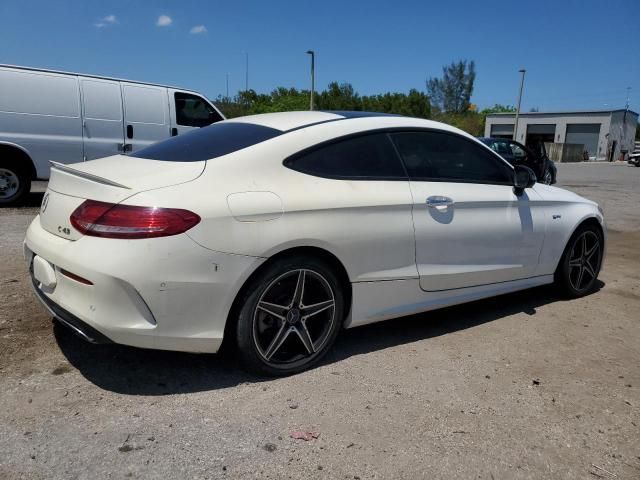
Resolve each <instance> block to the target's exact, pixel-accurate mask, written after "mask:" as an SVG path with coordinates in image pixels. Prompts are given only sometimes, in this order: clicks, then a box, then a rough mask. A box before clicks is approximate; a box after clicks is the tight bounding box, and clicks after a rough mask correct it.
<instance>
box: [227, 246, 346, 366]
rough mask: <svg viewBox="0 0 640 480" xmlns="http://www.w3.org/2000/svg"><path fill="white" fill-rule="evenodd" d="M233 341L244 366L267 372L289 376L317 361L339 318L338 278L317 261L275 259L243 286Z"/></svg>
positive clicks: (330, 341) (327, 346)
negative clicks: (243, 293)
mask: <svg viewBox="0 0 640 480" xmlns="http://www.w3.org/2000/svg"><path fill="white" fill-rule="evenodd" d="M245 291H246V292H247V293H246V295H245V297H244V298H243V299H242V300H241V302H242V306H241V308H240V312H239V315H238V319H237V322H238V323H237V328H236V342H237V345H238V351H239V354H240V357H241V359H242V360H243V362H244V364H245V365H246V366H247V367H248V368H250V369H251V370H253V371H256V372H258V373H263V374H268V375H288V374H292V373H296V372H300V371H302V370H306V369H308V368H310V367H312V366H313V365H315V364H317V363H318V362H319V361H320V360H321V358H322V357H323V356H324V355H325V354H326V353H327V351H328V350H329V349H330V348H331V346H332V345H333V343H334V342H335V339H336V336H337V334H338V332H339V330H340V328H341V326H342V322H343V319H344V295H343V292H342V288H341V285H340V281H339V280H338V278H337V276H336V275H335V273H334V272H333V270H332V269H331V267H330V266H328V265H327V264H326V263H324V262H322V261H321V260H318V259H315V258H307V257H291V258H283V259H279V260H276V261H275V262H273V263H272V264H271V265H269V266H268V267H267V268H266V269H265V270H263V271H262V272H261V273H260V274H259V275H258V276H257V277H256V278H255V279H253V281H252V282H251V284H250V285H249V286H248V288H247V289H245Z"/></svg>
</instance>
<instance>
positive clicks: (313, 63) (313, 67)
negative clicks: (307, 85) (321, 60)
mask: <svg viewBox="0 0 640 480" xmlns="http://www.w3.org/2000/svg"><path fill="white" fill-rule="evenodd" d="M307 54H309V55H311V95H310V97H309V110H313V96H314V92H315V88H316V72H315V70H316V52H314V51H313V50H307Z"/></svg>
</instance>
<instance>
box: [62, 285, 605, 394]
mask: <svg viewBox="0 0 640 480" xmlns="http://www.w3.org/2000/svg"><path fill="white" fill-rule="evenodd" d="M603 286H604V283H603V282H600V281H598V285H597V290H599V289H601V288H602V287H603ZM559 301H563V299H562V298H561V297H560V296H559V295H558V294H557V293H556V292H555V291H554V290H553V288H552V287H550V286H548V287H538V288H535V289H531V290H525V291H522V292H516V293H512V294H508V295H503V296H500V297H494V298H491V299H486V300H480V301H476V302H472V303H467V304H464V305H459V306H455V307H449V308H445V309H440V310H436V311H432V312H427V313H421V314H418V315H411V316H408V317H403V318H399V319H394V320H389V321H386V322H381V323H377V324H373V325H367V326H363V327H358V328H354V329H352V330H346V331H344V332H342V334H341V335H340V336H339V337H338V341H337V343H336V345H335V346H334V348H333V349H332V351H331V352H329V354H328V355H327V357H326V358H325V359H324V360H323V362H322V365H330V364H333V363H337V362H340V361H342V360H344V359H346V358H349V357H352V356H354V355H362V354H367V353H370V352H375V351H378V350H383V349H386V348H389V347H393V346H396V345H404V344H409V343H413V342H418V341H423V340H428V339H430V338H434V337H438V336H440V335H446V334H448V333H451V332H455V331H460V330H465V329H468V328H474V327H476V326H478V325H482V324H484V323H487V322H493V321H497V320H500V319H501V318H504V317H507V316H510V315H514V314H517V313H525V314H527V315H535V314H536V309H537V308H539V307H541V306H543V305H547V304H549V303H553V302H559ZM54 335H55V338H56V340H57V342H58V345H59V347H60V350H61V351H62V353H63V354H64V355H65V357H66V358H67V360H68V361H69V362H70V363H71V364H72V365H73V366H74V367H75V368H77V369H78V370H79V371H80V373H81V374H82V375H83V376H84V377H85V378H86V379H87V380H89V381H90V382H92V383H94V384H95V385H97V386H98V387H100V388H103V389H105V390H109V391H113V392H116V393H121V394H126V395H167V394H176V393H190V392H200V391H208V390H216V389H221V388H228V387H233V386H236V385H239V384H242V383H257V382H262V381H266V380H270V379H268V378H264V377H258V376H255V375H251V374H249V373H247V372H245V371H244V370H243V369H242V368H241V366H240V365H239V364H238V362H237V360H236V358H235V356H234V355H233V353H232V352H226V353H221V354H218V355H211V354H188V353H180V352H164V351H157V350H144V349H138V348H132V347H125V346H120V345H92V344H89V343H86V342H85V341H83V340H81V339H80V338H78V337H77V336H75V335H74V334H73V333H72V332H71V331H70V330H68V329H67V328H65V327H62V326H60V325H59V324H58V323H57V322H55V326H54Z"/></svg>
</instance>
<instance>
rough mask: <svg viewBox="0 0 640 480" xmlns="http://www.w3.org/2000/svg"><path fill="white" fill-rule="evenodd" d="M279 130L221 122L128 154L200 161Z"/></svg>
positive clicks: (155, 158) (161, 158)
mask: <svg viewBox="0 0 640 480" xmlns="http://www.w3.org/2000/svg"><path fill="white" fill-rule="evenodd" d="M281 133H282V132H281V131H280V130H276V129H275V128H269V127H263V126H262V125H255V124H253V123H239V122H238V123H236V122H221V123H214V124H213V125H209V126H208V127H204V128H200V129H198V130H194V131H192V132H188V133H185V134H182V135H180V136H178V137H172V138H170V139H168V140H164V141H162V142H158V143H154V144H153V145H150V146H148V147H146V148H143V149H142V150H139V151H137V152H135V153H133V154H131V155H130V156H132V157H137V158H147V159H149V160H165V161H168V162H199V161H202V160H210V159H213V158H216V157H221V156H223V155H226V154H228V153H232V152H235V151H237V150H242V149H243V148H247V147H250V146H252V145H255V144H257V143H261V142H264V141H265V140H269V139H270V138H274V137H277V136H278V135H280V134H281Z"/></svg>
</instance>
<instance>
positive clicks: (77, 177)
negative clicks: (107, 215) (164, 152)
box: [40, 155, 206, 240]
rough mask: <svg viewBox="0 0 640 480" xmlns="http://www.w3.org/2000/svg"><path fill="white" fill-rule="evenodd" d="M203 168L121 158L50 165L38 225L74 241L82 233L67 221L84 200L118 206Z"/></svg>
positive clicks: (195, 175) (202, 164) (197, 173)
mask: <svg viewBox="0 0 640 480" xmlns="http://www.w3.org/2000/svg"><path fill="white" fill-rule="evenodd" d="M205 165H206V161H201V162H166V161H161V160H148V159H143V158H136V157H127V156H124V155H114V156H112V157H107V158H101V159H99V160H92V161H89V162H84V163H74V164H71V165H61V164H56V163H52V168H51V177H50V178H49V185H48V187H47V191H46V192H45V195H44V197H43V199H42V206H41V208H40V225H41V226H42V228H44V229H45V230H47V231H48V232H50V233H52V234H54V235H57V236H59V237H62V238H66V239H68V240H77V239H79V238H80V237H82V234H81V233H80V232H78V231H77V230H76V229H74V228H73V227H72V226H71V222H70V220H69V219H70V217H71V214H72V213H73V211H74V210H75V209H76V208H77V207H78V206H80V204H82V202H84V201H85V200H87V199H91V200H98V201H101V202H108V203H120V202H122V201H123V200H125V199H126V198H129V197H130V196H132V195H135V194H136V193H139V192H142V191H146V190H153V189H156V188H162V187H168V186H171V185H177V184H180V183H187V182H190V181H192V180H195V179H196V178H198V177H199V176H200V175H201V174H202V172H203V171H204V168H205Z"/></svg>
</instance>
